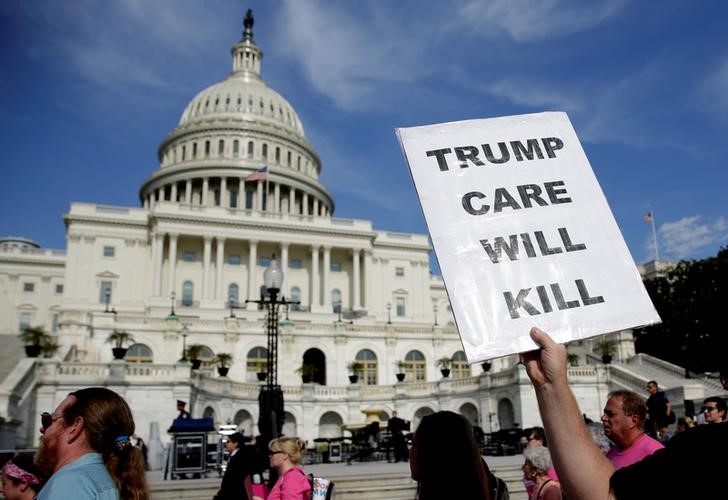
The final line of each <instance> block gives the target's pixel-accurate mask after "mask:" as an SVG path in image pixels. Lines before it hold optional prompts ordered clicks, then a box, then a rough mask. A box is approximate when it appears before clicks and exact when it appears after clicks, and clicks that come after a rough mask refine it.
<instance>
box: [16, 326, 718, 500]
mask: <svg viewBox="0 0 728 500" xmlns="http://www.w3.org/2000/svg"><path fill="white" fill-rule="evenodd" d="M531 337H532V338H533V340H534V341H535V342H536V343H537V344H538V345H539V346H540V348H539V349H538V350H535V351H531V352H526V353H522V354H521V359H522V362H523V363H524V365H525V367H526V371H527V373H528V376H529V378H530V380H531V383H532V384H533V386H534V389H535V391H536V397H537V400H538V404H539V410H540V413H541V419H542V421H543V424H544V427H543V428H542V427H533V428H530V429H526V430H525V431H524V433H523V446H524V449H523V458H524V463H523V467H522V471H523V483H524V486H525V488H526V490H527V492H528V495H529V500H552V499H553V500H558V499H561V498H562V497H568V498H569V499H570V500H579V499H589V500H592V499H597V500H598V499H601V498H604V499H608V498H617V499H619V500H623V499H632V498H648V497H649V498H657V497H665V498H693V497H701V496H707V497H711V496H712V494H713V493H714V491H713V486H714V484H715V478H716V477H719V476H718V474H719V473H720V471H722V469H723V466H722V465H720V464H722V461H721V460H720V459H719V457H720V455H719V453H720V450H721V449H722V448H723V447H724V446H726V445H728V423H726V414H727V412H728V409H727V408H726V401H725V399H723V398H721V397H709V398H706V399H705V400H704V402H703V406H702V408H701V412H700V414H699V415H698V419H696V420H702V421H703V422H704V423H705V424H706V425H696V423H695V421H694V420H693V419H692V418H691V417H690V416H683V417H681V418H679V419H676V418H675V415H674V413H673V410H672V406H671V404H670V402H669V400H668V399H667V397H666V396H665V394H664V392H662V391H660V390H659V386H658V384H657V382H656V381H650V382H648V384H647V387H646V389H647V391H648V393H649V394H650V396H649V397H648V398H647V400H644V399H643V398H642V397H640V396H639V395H638V394H636V393H634V392H631V391H626V390H618V391H614V392H612V393H610V394H609V396H608V398H607V402H606V405H605V407H604V410H603V415H602V417H601V425H600V424H596V423H593V422H589V421H586V420H587V419H586V418H585V417H584V416H583V415H582V414H581V413H580V412H579V408H578V406H577V403H576V399H575V398H574V396H573V394H572V393H571V390H570V388H569V385H568V382H567V379H566V350H565V349H564V347H563V346H562V345H559V344H557V343H556V342H554V341H553V340H552V339H551V337H550V336H549V335H548V334H546V333H545V332H542V331H541V330H539V329H537V328H534V329H532V330H531ZM720 381H721V383H722V385H723V387H724V388H725V389H726V390H728V369H726V370H722V371H721V374H720ZM185 405H186V404H185V402H184V401H178V406H177V410H178V411H179V418H182V419H187V418H190V415H189V413H188V412H187V411H186V410H185ZM673 423H675V430H674V431H673V432H671V431H669V430H668V429H669V426H670V425H671V424H673ZM389 424H390V427H392V428H391V429H390V430H391V431H392V432H393V434H397V435H401V436H403V431H404V430H405V429H408V427H409V422H407V421H405V420H403V419H400V418H399V417H398V415H397V414H396V412H394V413H393V416H392V418H391V419H390V422H389ZM134 430H135V429H134V420H133V417H132V413H131V410H130V409H129V406H128V405H127V403H126V402H125V401H124V399H123V398H122V397H121V396H119V395H118V394H116V393H115V392H113V391H111V390H109V389H106V388H100V387H92V388H87V389H81V390H78V391H74V392H72V393H70V394H69V395H68V396H67V397H66V398H65V399H64V400H63V401H62V402H61V403H60V404H59V405H58V407H57V408H56V409H55V410H54V411H53V412H52V413H47V412H45V413H42V414H41V429H40V432H41V443H40V447H39V449H38V451H37V453H36V454H35V455H34V456H33V455H31V454H17V455H16V456H14V457H13V458H12V459H10V460H8V461H7V463H5V465H4V466H3V468H2V493H3V495H4V497H5V498H6V499H8V500H26V499H27V500H32V499H35V498H37V499H38V500H47V499H66V498H68V499H73V500H86V499H96V500H106V499H119V498H121V499H124V500H127V499H129V500H146V499H148V498H150V497H149V491H148V488H147V484H146V479H145V461H146V460H145V458H146V457H145V456H144V453H143V451H144V449H145V445H144V442H143V440H142V439H141V438H139V437H138V436H136V435H135V434H134ZM607 439H608V441H606V440H607ZM245 442H246V440H245V438H244V437H243V435H242V434H240V433H238V432H236V433H233V434H231V435H230V436H228V438H227V441H226V444H225V448H226V450H227V451H228V453H229V460H228V463H227V468H226V471H225V475H224V477H223V479H222V483H221V485H220V489H219V491H218V493H217V495H216V496H215V499H214V500H226V499H233V498H234V499H246V498H247V499H249V500H309V499H310V498H311V493H312V483H311V480H310V478H309V477H308V476H307V475H306V474H305V472H304V471H303V469H302V468H301V465H300V464H301V459H302V457H303V455H304V453H305V452H306V443H305V442H303V441H301V440H299V439H296V438H291V437H280V438H276V439H273V440H272V441H270V442H268V443H264V442H257V444H256V447H253V446H246V445H245ZM605 443H607V444H605ZM394 445H395V457H396V460H397V461H399V460H404V461H406V460H408V459H409V463H410V472H411V476H412V478H413V479H414V480H415V481H417V484H418V488H417V498H418V499H420V500H429V499H442V498H467V499H475V500H477V499H483V500H504V499H508V488H507V487H506V484H505V483H504V482H503V481H502V480H501V479H499V478H497V477H496V476H495V475H493V473H492V472H491V471H490V469H489V467H488V464H487V463H486V461H485V459H484V458H483V457H482V456H481V452H480V447H479V444H478V440H477V439H476V433H475V432H474V430H473V427H472V426H471V424H470V423H469V422H468V420H467V419H466V418H464V417H463V416H461V415H459V414H457V413H453V412H450V411H439V412H437V413H433V414H431V415H428V416H426V417H424V418H423V419H422V420H421V422H420V424H419V426H418V427H417V429H416V431H415V433H414V435H413V438H412V442H411V446H410V447H409V450H407V445H406V442H405V441H404V438H402V439H401V440H399V439H397V440H396V441H395V442H394ZM266 447H267V456H268V459H267V463H261V460H260V456H261V453H260V451H261V450H266ZM256 449H257V452H256ZM407 455H409V456H408V457H407ZM695 457H701V458H702V460H695ZM266 468H267V469H269V470H270V471H271V478H272V485H271V486H270V487H267V486H266V485H265V484H263V481H262V472H263V469H266ZM656 474H661V475H663V476H664V477H672V478H680V480H676V481H664V482H658V483H655V482H652V481H645V478H649V477H656V476H655V475H656Z"/></svg>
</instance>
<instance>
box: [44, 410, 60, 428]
mask: <svg viewBox="0 0 728 500" xmlns="http://www.w3.org/2000/svg"><path fill="white" fill-rule="evenodd" d="M61 417H63V415H55V416H53V415H51V414H50V413H48V412H47V411H44V412H43V413H41V414H40V425H41V426H42V427H43V430H46V429H48V427H50V426H51V425H53V422H55V421H56V420H58V419H59V418H61Z"/></svg>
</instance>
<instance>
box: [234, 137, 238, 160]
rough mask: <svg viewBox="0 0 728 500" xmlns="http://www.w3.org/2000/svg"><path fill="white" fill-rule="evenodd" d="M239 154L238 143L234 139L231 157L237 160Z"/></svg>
mask: <svg viewBox="0 0 728 500" xmlns="http://www.w3.org/2000/svg"><path fill="white" fill-rule="evenodd" d="M239 154H240V141H239V140H237V139H235V140H234V141H233V156H234V157H235V158H237V157H238V155H239Z"/></svg>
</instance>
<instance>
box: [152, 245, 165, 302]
mask: <svg viewBox="0 0 728 500" xmlns="http://www.w3.org/2000/svg"><path fill="white" fill-rule="evenodd" d="M163 247H164V235H163V234H159V233H158V234H155V235H154V239H153V240H152V253H153V254H154V266H153V267H154V288H153V290H152V294H153V295H154V296H155V297H159V296H160V295H162V249H163Z"/></svg>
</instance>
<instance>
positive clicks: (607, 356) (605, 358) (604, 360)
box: [602, 354, 612, 365]
mask: <svg viewBox="0 0 728 500" xmlns="http://www.w3.org/2000/svg"><path fill="white" fill-rule="evenodd" d="M611 362H612V355H611V354H603V355H602V363H604V364H605V365H608V364H609V363H611Z"/></svg>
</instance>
